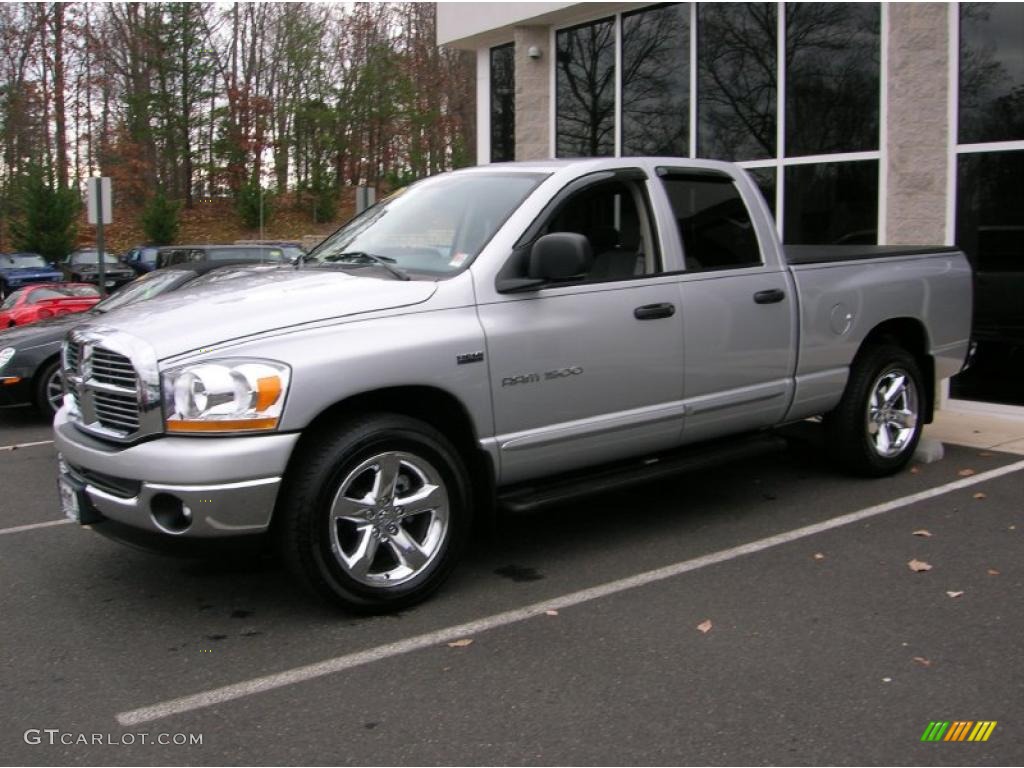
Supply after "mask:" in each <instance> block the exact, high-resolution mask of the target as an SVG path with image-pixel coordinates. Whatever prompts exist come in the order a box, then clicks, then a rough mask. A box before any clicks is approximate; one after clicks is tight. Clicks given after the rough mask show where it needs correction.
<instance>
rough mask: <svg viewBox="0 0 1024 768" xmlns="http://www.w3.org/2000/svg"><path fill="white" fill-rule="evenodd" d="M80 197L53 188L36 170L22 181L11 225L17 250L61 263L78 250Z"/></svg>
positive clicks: (68, 190)
mask: <svg viewBox="0 0 1024 768" xmlns="http://www.w3.org/2000/svg"><path fill="white" fill-rule="evenodd" d="M79 205H80V202H79V199H78V195H77V194H76V193H75V192H74V191H73V190H71V189H67V188H59V187H53V186H51V185H50V184H49V182H48V181H47V180H46V179H44V178H43V174H42V173H41V172H40V171H39V170H38V169H37V170H33V171H32V172H30V173H29V174H28V175H27V176H25V177H24V178H23V179H22V180H21V184H20V185H19V189H18V192H17V198H16V199H15V210H16V216H15V218H14V220H13V221H12V222H11V235H12V239H13V241H14V247H15V248H16V249H18V250H19V251H29V252H31V253H38V254H39V255H40V256H42V257H43V258H45V259H46V260H47V261H60V260H61V259H63V258H64V257H65V256H67V255H68V254H69V253H70V252H71V251H72V249H74V247H75V241H76V238H77V235H78V221H77V218H78V208H79Z"/></svg>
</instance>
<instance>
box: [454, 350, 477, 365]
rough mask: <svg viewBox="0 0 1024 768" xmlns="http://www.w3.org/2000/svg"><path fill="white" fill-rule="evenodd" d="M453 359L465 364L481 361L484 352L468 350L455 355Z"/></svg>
mask: <svg viewBox="0 0 1024 768" xmlns="http://www.w3.org/2000/svg"><path fill="white" fill-rule="evenodd" d="M455 360H456V362H458V364H459V365H465V364H466V363H482V362H483V361H484V353H483V352H468V353H466V354H464V355H456V356H455Z"/></svg>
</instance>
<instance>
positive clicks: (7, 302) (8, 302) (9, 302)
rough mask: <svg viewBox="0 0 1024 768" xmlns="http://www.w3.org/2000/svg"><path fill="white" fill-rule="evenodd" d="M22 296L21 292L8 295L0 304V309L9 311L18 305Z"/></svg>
mask: <svg viewBox="0 0 1024 768" xmlns="http://www.w3.org/2000/svg"><path fill="white" fill-rule="evenodd" d="M22 295H23V294H22V292H21V291H15V292H14V293H12V294H10V295H9V296H8V297H7V298H6V299H4V303H3V304H0V309H10V308H11V307H13V306H14V305H15V304H17V303H18V299H20V298H21V297H22Z"/></svg>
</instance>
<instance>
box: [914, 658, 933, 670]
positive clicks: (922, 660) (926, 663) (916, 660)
mask: <svg viewBox="0 0 1024 768" xmlns="http://www.w3.org/2000/svg"><path fill="white" fill-rule="evenodd" d="M912 661H913V662H914V663H915V664H920V665H921V666H922V667H930V666H931V665H932V662H931V659H926V658H925V657H924V656H915V657H914V658H913V659H912Z"/></svg>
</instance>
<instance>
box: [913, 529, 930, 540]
mask: <svg viewBox="0 0 1024 768" xmlns="http://www.w3.org/2000/svg"><path fill="white" fill-rule="evenodd" d="M914 535H915V536H924V537H925V538H927V537H929V536H931V535H932V532H931V531H929V530H927V529H926V528H921V529H920V530H917V531H914Z"/></svg>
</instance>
